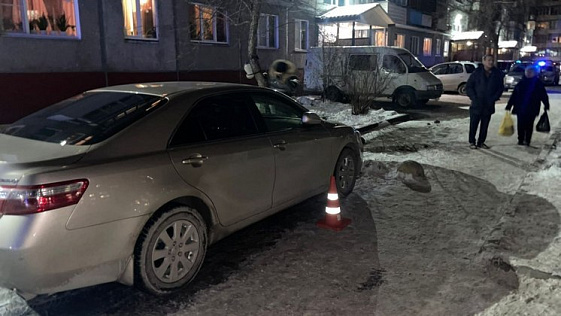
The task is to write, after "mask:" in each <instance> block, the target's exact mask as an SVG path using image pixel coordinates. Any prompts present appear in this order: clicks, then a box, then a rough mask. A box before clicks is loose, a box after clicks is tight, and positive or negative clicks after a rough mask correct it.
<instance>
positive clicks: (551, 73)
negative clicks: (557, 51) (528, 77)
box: [538, 63, 559, 86]
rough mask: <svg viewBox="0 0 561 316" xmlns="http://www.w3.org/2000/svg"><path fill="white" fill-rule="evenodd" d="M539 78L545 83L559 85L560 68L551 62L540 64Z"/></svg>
mask: <svg viewBox="0 0 561 316" xmlns="http://www.w3.org/2000/svg"><path fill="white" fill-rule="evenodd" d="M538 65H539V66H540V73H539V78H540V80H541V81H542V82H543V83H544V84H545V85H556V86H557V85H559V68H557V67H556V66H555V65H553V64H551V63H544V64H543V65H540V64H538Z"/></svg>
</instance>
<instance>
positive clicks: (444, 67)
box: [432, 65, 448, 75]
mask: <svg viewBox="0 0 561 316" xmlns="http://www.w3.org/2000/svg"><path fill="white" fill-rule="evenodd" d="M447 69H448V65H440V66H436V67H434V68H433V69H432V73H433V74H435V75H444V74H446V71H447Z"/></svg>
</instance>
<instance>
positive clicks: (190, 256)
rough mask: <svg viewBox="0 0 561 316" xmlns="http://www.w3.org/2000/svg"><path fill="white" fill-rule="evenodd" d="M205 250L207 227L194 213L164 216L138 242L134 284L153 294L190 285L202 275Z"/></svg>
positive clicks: (180, 209) (150, 224)
mask: <svg viewBox="0 0 561 316" xmlns="http://www.w3.org/2000/svg"><path fill="white" fill-rule="evenodd" d="M206 247H207V233H206V225H205V224H204V221H203V219H202V218H201V216H200V215H199V214H198V213H197V212H196V211H195V210H194V209H191V208H188V207H178V208H174V209H172V210H170V211H168V212H164V213H162V214H161V215H159V216H158V217H157V218H155V219H152V220H150V221H149V222H148V224H147V225H146V227H145V228H144V230H143V231H142V234H141V236H140V238H139V241H138V242H137V247H136V251H135V283H137V284H138V285H139V286H140V287H141V288H142V289H144V290H147V291H148V292H151V293H153V294H167V293H171V292H172V291H173V290H176V289H178V288H181V287H183V286H185V285H187V284H188V283H189V282H190V281H191V280H192V279H193V278H194V277H195V275H196V274H197V272H198V271H199V269H200V267H201V265H202V263H203V259H204V256H205V253H206ZM136 281H138V282H136Z"/></svg>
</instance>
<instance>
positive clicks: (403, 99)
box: [394, 90, 416, 108]
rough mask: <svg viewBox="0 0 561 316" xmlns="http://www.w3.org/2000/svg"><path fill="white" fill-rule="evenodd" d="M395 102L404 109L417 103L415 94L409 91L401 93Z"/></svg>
mask: <svg viewBox="0 0 561 316" xmlns="http://www.w3.org/2000/svg"><path fill="white" fill-rule="evenodd" d="M394 101H395V103H396V104H397V105H399V106H400V107H402V108H409V107H411V106H413V105H414V104H415V103H416V102H415V93H413V91H409V90H404V91H400V92H398V93H397V95H396V96H395V99H394Z"/></svg>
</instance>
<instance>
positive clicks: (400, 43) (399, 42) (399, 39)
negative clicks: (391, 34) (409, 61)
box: [393, 34, 405, 48]
mask: <svg viewBox="0 0 561 316" xmlns="http://www.w3.org/2000/svg"><path fill="white" fill-rule="evenodd" d="M393 45H394V46H397V47H401V48H405V35H403V34H397V35H396V37H395V42H394V44H393Z"/></svg>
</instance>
